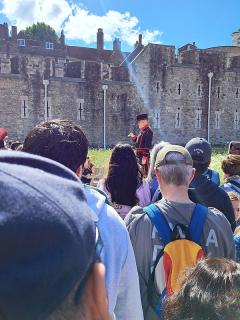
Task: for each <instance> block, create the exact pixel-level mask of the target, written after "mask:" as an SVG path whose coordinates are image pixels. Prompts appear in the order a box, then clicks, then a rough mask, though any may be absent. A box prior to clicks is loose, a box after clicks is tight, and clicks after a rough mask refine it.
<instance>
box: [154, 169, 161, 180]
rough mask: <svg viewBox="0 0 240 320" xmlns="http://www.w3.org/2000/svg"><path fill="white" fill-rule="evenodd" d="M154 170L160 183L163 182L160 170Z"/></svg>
mask: <svg viewBox="0 0 240 320" xmlns="http://www.w3.org/2000/svg"><path fill="white" fill-rule="evenodd" d="M154 171H155V174H156V177H157V181H158V183H160V182H161V176H160V173H159V171H158V170H157V169H154Z"/></svg>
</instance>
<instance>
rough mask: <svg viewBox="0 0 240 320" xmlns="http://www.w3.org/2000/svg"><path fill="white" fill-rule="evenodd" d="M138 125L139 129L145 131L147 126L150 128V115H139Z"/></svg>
mask: <svg viewBox="0 0 240 320" xmlns="http://www.w3.org/2000/svg"><path fill="white" fill-rule="evenodd" d="M137 123H138V127H139V129H143V128H145V127H146V126H148V115H147V114H146V113H143V114H139V115H138V116H137Z"/></svg>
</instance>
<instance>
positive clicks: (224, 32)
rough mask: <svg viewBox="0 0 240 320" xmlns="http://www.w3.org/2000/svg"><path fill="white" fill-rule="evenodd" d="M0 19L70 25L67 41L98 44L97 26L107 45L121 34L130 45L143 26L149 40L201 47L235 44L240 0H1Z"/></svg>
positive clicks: (125, 44) (23, 23) (23, 24)
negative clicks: (234, 36) (194, 44)
mask: <svg viewBox="0 0 240 320" xmlns="http://www.w3.org/2000/svg"><path fill="white" fill-rule="evenodd" d="M0 10H1V14H0V21H1V22H3V21H7V22H8V23H9V24H10V25H11V24H17V25H18V26H19V27H20V28H24V27H26V26H27V25H29V24H32V23H33V22H37V21H44V22H46V23H49V24H50V25H52V26H53V27H54V28H55V29H56V30H57V32H60V30H61V28H63V29H64V30H65V33H66V37H67V42H68V43H70V44H75V45H85V46H92V47H94V46H95V37H96V36H95V34H96V30H97V28H98V27H103V28H104V30H105V39H106V43H105V47H106V48H111V46H112V45H111V42H112V39H113V38H114V37H115V36H119V37H120V38H121V39H122V47H123V49H124V50H131V49H132V46H133V44H134V42H135V40H137V35H138V33H139V32H142V33H143V37H144V41H145V43H147V42H158V43H160V42H161V43H163V44H171V45H175V46H176V47H180V46H182V45H184V44H185V43H188V42H193V41H195V42H196V44H197V46H198V47H200V48H206V47H212V46H219V45H231V37H230V34H231V33H232V32H233V31H236V30H237V29H239V28H240V0H228V1H226V0H224V1H222V0H218V1H217V0H208V1H207V0H182V1H180V0H172V1H167V0H165V1H163V0H128V1H127V0H118V1H116V0H115V1H114V0H82V1H73V0H71V1H68V0H0Z"/></svg>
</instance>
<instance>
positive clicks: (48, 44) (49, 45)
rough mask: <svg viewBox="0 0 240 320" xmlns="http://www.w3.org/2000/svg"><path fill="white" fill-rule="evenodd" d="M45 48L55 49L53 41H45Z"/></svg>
mask: <svg viewBox="0 0 240 320" xmlns="http://www.w3.org/2000/svg"><path fill="white" fill-rule="evenodd" d="M45 49H48V50H53V43H52V42H45Z"/></svg>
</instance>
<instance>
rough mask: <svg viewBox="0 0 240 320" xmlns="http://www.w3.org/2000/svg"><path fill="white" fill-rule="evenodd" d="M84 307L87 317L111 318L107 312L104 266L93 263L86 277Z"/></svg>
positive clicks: (100, 319) (107, 319)
mask: <svg viewBox="0 0 240 320" xmlns="http://www.w3.org/2000/svg"><path fill="white" fill-rule="evenodd" d="M85 294H86V297H85V299H84V301H85V302H86V307H87V310H88V312H89V315H88V319H98V320H111V318H110V315H109V312H108V300H107V289H106V284H105V267H104V265H103V264H102V263H99V262H98V263H95V264H94V266H93V269H92V272H91V274H90V276H89V278H88V281H87V285H86V289H85Z"/></svg>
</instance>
